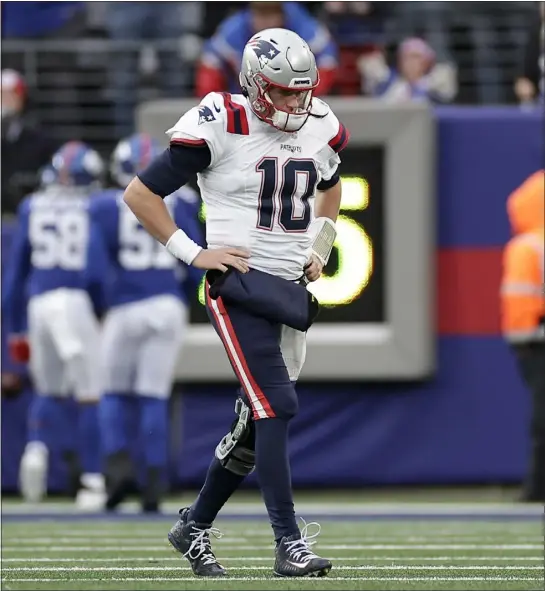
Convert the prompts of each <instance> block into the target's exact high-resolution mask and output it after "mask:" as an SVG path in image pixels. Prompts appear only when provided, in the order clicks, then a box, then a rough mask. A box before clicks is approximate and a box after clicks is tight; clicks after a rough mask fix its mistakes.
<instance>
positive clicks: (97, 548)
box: [2, 538, 543, 553]
mask: <svg viewBox="0 0 545 591" xmlns="http://www.w3.org/2000/svg"><path fill="white" fill-rule="evenodd" d="M4 539H5V538H4ZM55 541H57V540H55ZM225 547H229V548H232V549H233V550H237V551H238V550H244V551H248V550H271V549H273V544H272V542H271V543H270V544H252V545H240V546H239V545H238V544H237V545H234V544H232V542H231V543H229V544H227V543H225ZM319 547H320V549H321V550H536V551H538V550H540V551H541V552H543V544H319ZM169 548H170V546H169V544H168V542H167V540H166V539H165V542H164V544H163V543H161V544H156V545H154V546H149V545H148V546H134V547H127V546H124V547H123V546H73V545H72V544H71V543H67V544H66V545H58V544H57V545H55V546H49V545H47V546H44V547H43V548H42V547H40V548H38V547H21V546H20V545H16V546H9V545H3V546H2V552H6V551H7V552H35V553H36V552H63V551H65V550H68V551H74V552H76V551H79V552H135V551H140V552H157V551H164V550H165V549H169Z"/></svg>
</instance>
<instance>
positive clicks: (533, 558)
mask: <svg viewBox="0 0 545 591" xmlns="http://www.w3.org/2000/svg"><path fill="white" fill-rule="evenodd" d="M331 559H332V560H339V561H340V562H352V561H358V562H369V561H377V562H386V561H392V562H444V561H449V562H451V561H455V562H456V561H460V562H462V561H470V562H507V561H509V562H543V556H452V555H450V556H365V555H362V556H339V557H331ZM29 560H31V561H32V562H39V563H52V562H59V563H60V562H78V563H80V564H81V561H82V560H85V562H104V563H109V562H151V561H154V562H180V561H181V557H180V556H167V557H154V556H130V557H125V558H120V557H115V558H85V559H82V557H81V556H70V557H68V556H63V557H62V558H43V557H41V558H34V557H32V558H2V562H3V563H10V562H25V563H26V562H28V561H29ZM231 561H238V562H271V563H272V562H273V561H274V558H273V557H271V556H221V562H231ZM335 568H337V567H335Z"/></svg>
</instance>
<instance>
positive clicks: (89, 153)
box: [41, 141, 104, 188]
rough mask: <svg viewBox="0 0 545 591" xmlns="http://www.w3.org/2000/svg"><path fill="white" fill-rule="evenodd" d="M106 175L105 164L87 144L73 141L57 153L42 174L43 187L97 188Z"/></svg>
mask: <svg viewBox="0 0 545 591" xmlns="http://www.w3.org/2000/svg"><path fill="white" fill-rule="evenodd" d="M103 175H104V162H103V160H102V158H101V157H100V155H99V154H98V152H96V151H95V150H93V149H92V148H91V147H89V146H88V145H87V144H84V143H83V142H79V141H72V142H68V143H66V144H64V145H63V146H61V147H60V148H59V150H57V152H55V154H54V155H53V158H52V159H51V162H50V163H49V164H48V165H47V166H46V167H45V168H44V170H43V171H42V173H41V183H42V185H43V186H50V185H60V186H64V187H80V188H85V187H95V186H98V185H100V183H101V181H102V178H103Z"/></svg>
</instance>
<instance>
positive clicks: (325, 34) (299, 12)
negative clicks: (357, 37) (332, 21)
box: [284, 2, 338, 68]
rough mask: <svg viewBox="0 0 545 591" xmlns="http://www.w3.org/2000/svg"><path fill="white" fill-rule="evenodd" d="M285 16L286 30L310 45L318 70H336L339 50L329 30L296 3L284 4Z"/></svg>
mask: <svg viewBox="0 0 545 591" xmlns="http://www.w3.org/2000/svg"><path fill="white" fill-rule="evenodd" d="M284 14H285V15H286V21H287V23H288V26H287V27H286V28H288V29H291V30H292V31H294V32H295V33H297V34H298V35H299V36H300V37H302V38H303V39H304V40H305V41H306V42H307V43H308V45H309V47H310V49H311V51H312V52H313V53H314V55H315V56H316V65H317V66H318V68H335V67H336V66H337V63H338V50H337V45H336V44H335V41H334V40H333V37H332V36H331V35H330V33H329V31H328V30H327V28H326V27H325V26H324V25H323V24H322V23H320V22H319V21H318V20H316V19H315V18H314V17H313V16H311V15H310V14H309V13H308V12H307V10H306V9H305V8H304V7H302V6H299V5H297V3H295V2H285V3H284Z"/></svg>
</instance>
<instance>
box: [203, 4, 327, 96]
mask: <svg viewBox="0 0 545 591" xmlns="http://www.w3.org/2000/svg"><path fill="white" fill-rule="evenodd" d="M277 27H283V28H286V29H290V30H292V31H294V32H295V33H297V34H298V35H299V36H301V37H302V38H303V39H304V40H305V41H306V42H307V43H308V44H309V46H310V49H311V50H312V51H313V53H314V55H315V56H316V61H317V65H318V68H319V71H320V85H319V86H318V88H317V90H316V92H315V94H322V95H324V94H328V93H329V91H330V90H331V88H332V86H333V83H334V79H335V68H336V67H337V48H336V46H335V43H334V42H333V40H332V38H331V36H330V34H329V32H328V30H327V29H326V28H325V27H324V26H323V25H321V24H320V23H319V22H318V21H317V20H316V19H315V18H314V17H312V16H311V15H310V14H309V13H308V12H307V11H306V9H305V8H304V7H302V6H300V5H299V4H298V3H296V2H250V5H249V7H248V8H246V9H244V10H241V11H239V12H237V13H235V14H234V15H232V16H231V17H229V18H228V19H227V20H225V21H224V22H223V23H222V24H221V25H220V27H219V28H218V30H217V31H216V33H215V34H214V35H213V37H212V38H211V39H209V40H208V41H207V43H206V44H205V46H204V50H203V55H202V58H201V62H200V64H199V66H198V70H197V80H196V93H197V95H198V96H199V97H203V96H204V95H206V94H208V93H209V92H214V91H229V92H240V86H239V83H238V72H239V71H240V61H241V59H242V51H243V49H244V46H245V44H246V43H247V41H248V40H249V39H250V37H252V35H254V34H255V33H257V32H258V31H262V30H263V29H272V28H277Z"/></svg>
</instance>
